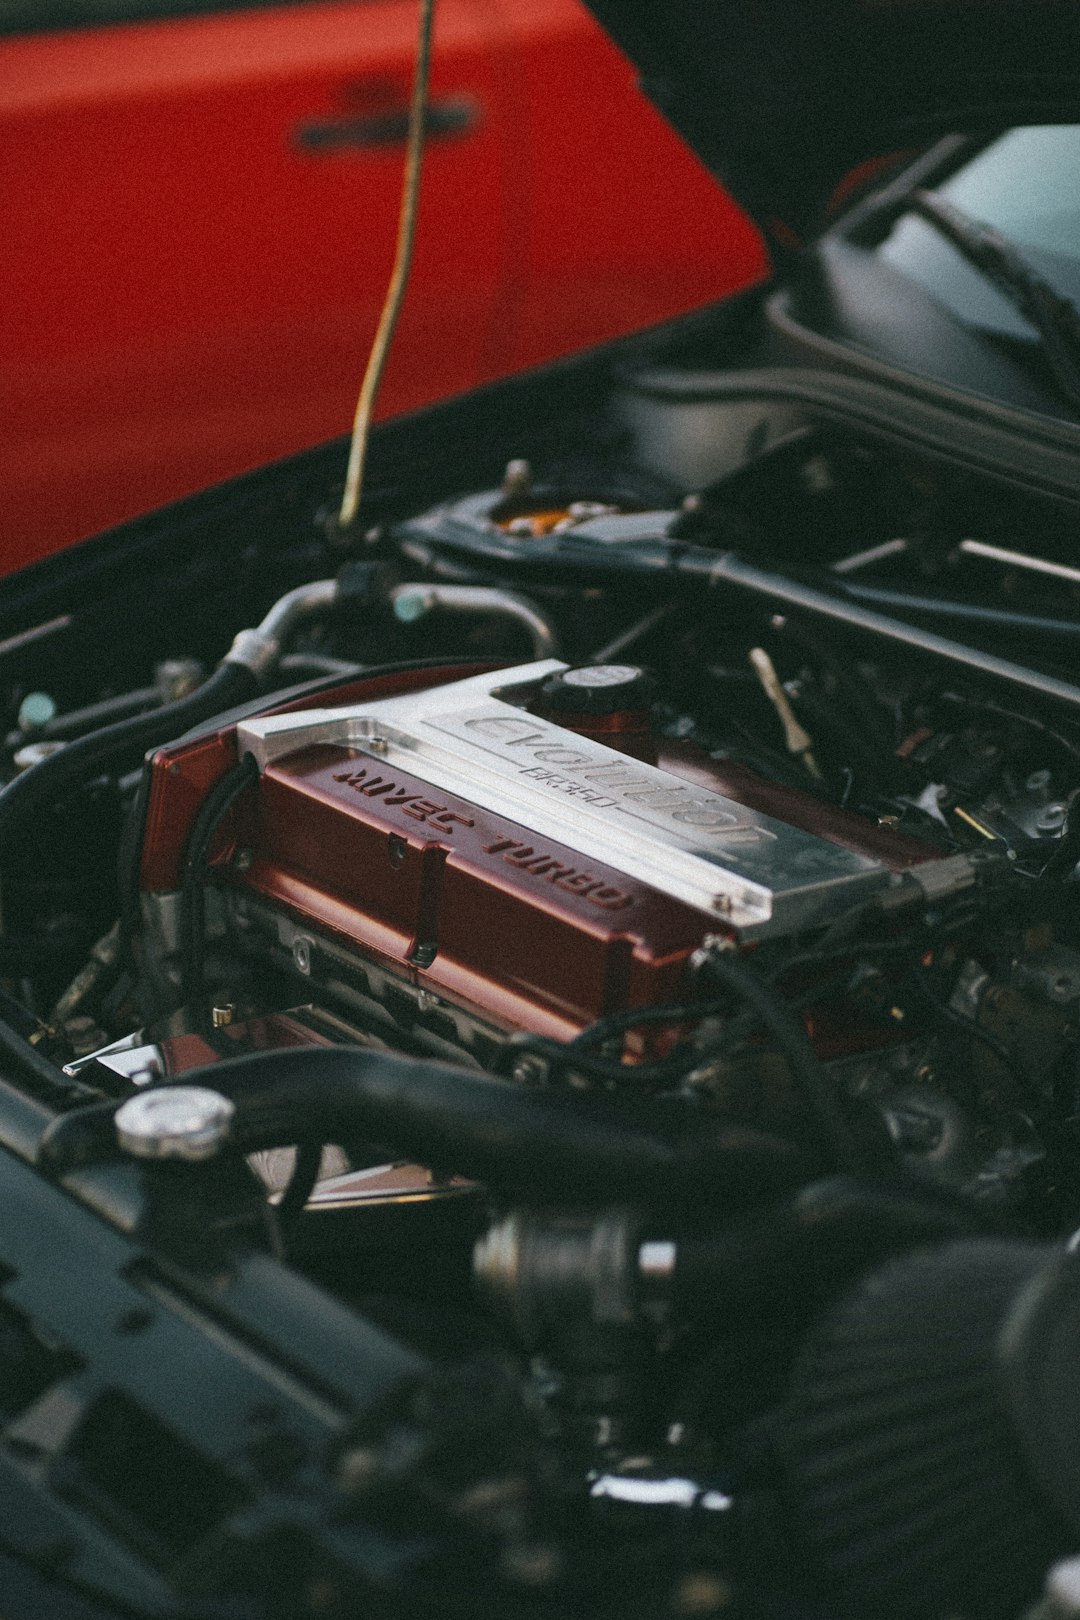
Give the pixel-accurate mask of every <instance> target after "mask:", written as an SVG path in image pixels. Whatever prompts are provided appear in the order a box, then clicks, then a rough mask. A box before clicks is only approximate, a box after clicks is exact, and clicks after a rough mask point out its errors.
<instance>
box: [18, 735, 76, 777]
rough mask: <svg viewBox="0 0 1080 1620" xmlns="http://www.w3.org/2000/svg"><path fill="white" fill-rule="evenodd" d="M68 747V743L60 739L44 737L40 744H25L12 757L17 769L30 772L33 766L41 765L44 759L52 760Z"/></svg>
mask: <svg viewBox="0 0 1080 1620" xmlns="http://www.w3.org/2000/svg"><path fill="white" fill-rule="evenodd" d="M66 747H67V743H65V742H61V740H60V738H59V737H52V738H49V737H43V738H42V739H41V741H40V742H32V743H24V744H23V746H22V748H19V749H17V750H16V752H15V754H14V755H13V756H12V758H13V761H14V764H15V769H16V770H17V771H28V770H29V769H30V768H31V766H33V765H40V764H41V762H42V760H43V759H51V758H52V756H53V754H58V753H59V752H60V750H61V749H62V748H66Z"/></svg>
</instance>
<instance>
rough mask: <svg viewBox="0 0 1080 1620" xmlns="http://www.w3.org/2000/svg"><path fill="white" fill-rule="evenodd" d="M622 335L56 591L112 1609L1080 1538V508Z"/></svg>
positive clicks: (34, 755) (24, 1044)
mask: <svg viewBox="0 0 1080 1620" xmlns="http://www.w3.org/2000/svg"><path fill="white" fill-rule="evenodd" d="M725 318H726V317H725ZM581 375H582V374H581V373H580V371H574V372H571V373H568V374H567V377H566V378H563V379H561V380H560V378H559V377H558V376H556V377H555V379H554V380H553V381H550V382H549V384H548V385H547V386H548V387H549V390H550V394H551V397H550V398H548V399H547V403H546V407H545V409H546V415H545V414H544V411H543V410H541V407H542V406H544V401H545V396H544V395H543V393H542V390H541V393H540V394H539V395H538V394H537V388H538V386H539V385H537V384H535V383H534V384H532V385H531V391H530V390H527V389H525V388H524V387H519V385H517V384H509V385H505V388H504V392H503V395H502V396H501V403H500V404H499V408H498V413H497V414H498V417H499V421H498V422H496V421H495V420H494V418H493V417H491V416H488V417H485V418H484V419H483V421H481V422H476V421H473V422H470V421H468V420H466V421H465V424H464V426H461V425H460V417H455V418H454V420H455V421H457V422H459V426H458V428H457V429H456V432H457V438H456V439H455V440H454V441H453V443H451V444H450V445H449V449H445V450H442V451H440V452H439V453H438V454H436V453H435V452H434V451H431V453H430V454H428V453H427V451H428V450H430V445H429V444H427V441H425V440H424V437H423V432H422V419H418V423H420V425H419V426H418V425H417V423H412V424H409V423H406V424H404V425H403V426H401V427H398V428H396V429H390V430H387V433H386V435H385V437H384V438H383V439H382V441H377V442H376V448H375V457H376V459H375V470H374V474H373V479H374V482H373V492H372V493H371V494H370V495H369V496H368V497H366V500H367V505H366V507H365V516H366V517H367V519H368V521H367V524H366V527H362V528H361V530H359V531H358V532H357V534H356V536H351V537H344V538H343V537H342V536H341V534H339V533H338V532H337V531H336V530H335V527H334V522H333V519H332V518H328V517H327V507H326V503H325V485H326V482H327V480H326V478H325V477H324V475H323V472H322V471H321V470H320V468H316V470H315V473H314V475H313V474H312V472H311V470H310V463H309V462H304V463H296V464H286V465H285V467H284V469H278V470H276V471H272V472H271V473H269V474H261V475H256V476H255V477H254V478H253V479H251V480H248V481H241V483H239V484H238V485H235V486H232V488H231V490H230V491H229V492H228V493H227V494H226V495H225V496H224V497H222V498H220V499H218V500H216V504H215V500H212V499H210V498H206V501H207V504H205V505H204V507H203V508H202V510H201V512H200V513H199V514H197V521H196V520H194V519H191V518H189V517H183V518H182V519H181V520H177V519H174V517H172V516H170V515H169V514H167V513H166V514H162V515H160V516H159V517H158V518H156V519H153V520H150V521H149V522H148V523H147V524H146V525H143V526H141V527H140V526H134V527H132V528H131V529H129V530H126V531H120V532H119V538H118V539H116V538H112V539H110V537H105V538H104V539H103V540H102V541H100V542H94V543H93V545H92V546H91V547H88V548H86V549H85V551H84V556H83V560H82V561H81V562H80V564H79V569H76V570H74V577H73V573H72V571H71V569H70V565H69V569H68V571H67V572H66V573H65V572H64V571H63V570H61V569H60V568H59V567H52V566H51V565H48V564H46V565H42V566H41V567H39V569H38V570H37V571H36V572H33V573H32V574H31V575H30V576H24V577H22V579H21V583H20V585H19V587H18V589H17V590H10V591H9V596H8V598H6V599H5V600H6V601H7V603H8V605H7V606H6V607H5V608H4V616H3V619H2V622H0V638H6V639H0V687H2V697H3V702H4V703H5V704H6V706H7V721H6V725H7V737H6V742H5V745H4V747H5V752H4V756H3V763H4V773H5V779H6V785H5V787H4V788H3V791H2V792H0V850H2V851H4V852H5V854H4V862H3V870H2V879H3V882H2V891H0V893H2V902H3V904H2V931H0V960H2V965H3V979H2V985H0V989H2V995H0V1016H2V1020H3V1021H2V1023H0V1046H2V1050H3V1056H4V1060H5V1064H6V1068H5V1070H4V1073H5V1079H4V1081H3V1083H2V1085H3V1089H2V1091H0V1141H2V1143H3V1146H4V1148H5V1149H6V1152H5V1154H4V1155H3V1156H2V1158H0V1180H2V1181H3V1182H4V1189H5V1190H4V1195H3V1198H2V1199H0V1206H2V1207H3V1208H4V1209H5V1210H6V1214H4V1215H3V1216H0V1262H2V1264H3V1268H4V1269H3V1273H2V1275H3V1277H4V1279H5V1281H4V1284H3V1287H2V1288H0V1498H2V1499H3V1500H4V1501H5V1503H6V1504H10V1520H11V1525H12V1528H11V1530H10V1532H7V1531H5V1533H4V1538H0V1552H3V1555H4V1556H6V1557H11V1558H15V1559H16V1560H21V1561H22V1562H23V1563H25V1564H26V1565H27V1566H28V1567H31V1568H33V1569H34V1570H35V1571H36V1572H37V1573H38V1574H39V1575H40V1576H42V1577H43V1578H46V1579H48V1580H60V1579H63V1581H64V1582H66V1583H67V1584H68V1585H70V1586H71V1587H73V1588H74V1589H76V1590H78V1591H79V1592H81V1593H82V1594H83V1596H84V1597H85V1598H86V1600H87V1602H88V1603H90V1602H97V1601H98V1600H104V1599H105V1598H109V1599H110V1600H111V1601H116V1602H122V1603H123V1604H124V1605H125V1606H126V1607H125V1612H127V1613H138V1614H154V1615H157V1614H162V1615H178V1616H180V1615H183V1616H189V1615H190V1616H193V1617H198V1616H206V1617H207V1620H210V1617H215V1620H217V1617H220V1620H230V1617H232V1616H234V1615H235V1616H237V1617H244V1620H249V1617H250V1620H259V1617H261V1616H264V1615H265V1616H312V1617H315V1616H329V1617H338V1616H340V1617H344V1616H347V1615H348V1616H351V1615H354V1614H356V1613H358V1612H360V1608H361V1606H362V1605H364V1604H371V1603H377V1604H379V1606H380V1607H381V1608H382V1609H383V1610H385V1611H386V1612H389V1613H394V1614H396V1613H399V1612H400V1613H404V1612H406V1611H408V1612H410V1613H412V1614H415V1613H421V1614H423V1613H427V1612H428V1611H429V1610H430V1611H431V1612H435V1611H436V1610H438V1611H439V1612H440V1613H444V1614H445V1613H451V1614H460V1615H462V1616H463V1617H464V1616H473V1615H477V1616H478V1615H480V1614H488V1613H493V1612H498V1613H500V1614H506V1615H511V1616H516V1615H521V1616H523V1617H524V1616H529V1617H540V1616H548V1615H550V1616H563V1615H582V1616H585V1615H589V1616H599V1615H602V1614H606V1613H608V1612H609V1611H610V1612H611V1613H614V1612H616V1611H618V1612H619V1613H620V1614H622V1615H625V1614H627V1613H629V1614H631V1615H637V1614H640V1615H641V1616H646V1615H649V1616H657V1615H672V1616H677V1615H685V1616H690V1615H711V1614H720V1613H724V1614H733V1615H745V1616H761V1617H763V1620H768V1617H780V1616H785V1617H800V1620H801V1617H805V1620H817V1617H821V1620H824V1617H829V1616H834V1615H835V1616H845V1615H852V1616H858V1615H874V1616H886V1617H889V1616H896V1617H904V1616H911V1617H916V1616H917V1617H920V1620H931V1617H935V1616H942V1617H944V1616H946V1615H950V1616H971V1617H972V1620H975V1617H978V1620H986V1617H990V1616H1001V1617H1002V1620H1006V1617H1013V1616H1018V1615H1021V1614H1024V1613H1025V1612H1026V1611H1027V1610H1028V1608H1029V1606H1030V1605H1032V1604H1034V1603H1036V1602H1037V1601H1038V1600H1039V1597H1040V1593H1041V1592H1042V1591H1043V1587H1044V1582H1045V1581H1046V1580H1047V1578H1048V1572H1049V1573H1050V1577H1051V1579H1052V1580H1057V1581H1059V1582H1060V1581H1062V1580H1065V1579H1066V1578H1067V1572H1068V1569H1069V1568H1070V1567H1071V1566H1069V1565H1068V1562H1067V1561H1068V1557H1069V1555H1070V1553H1072V1552H1073V1551H1074V1550H1075V1546H1076V1540H1077V1527H1078V1525H1080V1496H1078V1493H1077V1491H1076V1489H1075V1481H1074V1478H1073V1475H1074V1472H1075V1465H1074V1462H1073V1461H1072V1457H1073V1448H1071V1447H1070V1445H1069V1443H1068V1440H1067V1437H1068V1436H1069V1435H1070V1434H1072V1433H1073V1432H1074V1430H1073V1429H1072V1428H1070V1422H1071V1411H1072V1404H1073V1403H1074V1402H1075V1394H1074V1392H1073V1380H1072V1379H1071V1377H1070V1375H1069V1366H1070V1360H1069V1357H1070V1355H1071V1351H1070V1349H1069V1346H1070V1345H1071V1344H1072V1343H1073V1342H1074V1341H1073V1340H1072V1339H1071V1338H1070V1337H1069V1333H1070V1330H1071V1325H1072V1323H1073V1321H1074V1318H1075V1313H1076V1311H1077V1310H1078V1309H1080V1284H1078V1283H1077V1281H1076V1280H1075V1278H1074V1274H1073V1266H1074V1263H1073V1260H1072V1255H1071V1251H1070V1249H1069V1246H1068V1240H1069V1238H1070V1235H1071V1234H1072V1233H1073V1232H1074V1231H1075V1230H1076V1228H1077V1227H1078V1226H1080V1136H1078V1134H1077V1117H1078V1116H1077V1096H1078V1092H1077V1084H1078V1074H1080V1070H1078V1058H1080V930H1078V927H1077V913H1076V906H1075V903H1074V897H1075V894H1076V886H1075V885H1076V872H1077V864H1078V862H1080V836H1078V834H1080V822H1078V812H1077V810H1076V808H1075V806H1076V804H1077V795H1078V793H1080V687H1076V686H1073V685H1072V683H1071V678H1070V663H1069V657H1068V652H1069V649H1070V647H1071V646H1072V645H1074V644H1075V639H1076V626H1075V624H1074V623H1073V622H1072V620H1070V619H1069V616H1068V613H1067V611H1065V610H1064V609H1063V607H1062V595H1063V593H1064V594H1066V595H1068V596H1069V597H1073V596H1075V595H1076V592H1077V587H1078V585H1080V572H1077V571H1076V570H1074V569H1072V568H1071V564H1069V562H1068V544H1069V521H1070V518H1069V512H1068V510H1067V509H1066V507H1065V506H1064V504H1062V505H1061V506H1060V508H1059V507H1058V506H1056V505H1055V503H1054V502H1053V501H1052V500H1051V499H1050V498H1049V497H1047V498H1045V499H1036V498H1035V497H1034V496H1033V495H1032V494H1031V493H1030V491H1029V492H1026V493H1024V494H1023V495H1022V496H1021V495H1020V494H1018V493H1017V492H1016V491H1015V490H1012V489H1010V488H1008V487H1007V486H1006V482H1005V481H998V482H997V483H995V482H994V480H993V479H991V478H990V477H989V476H988V475H987V474H985V473H983V472H973V471H971V470H970V469H969V470H966V471H961V470H958V468H957V467H956V466H955V465H953V464H950V463H948V462H947V460H946V459H945V458H944V457H943V456H941V455H936V454H934V453H932V452H931V451H929V450H926V451H923V452H920V453H919V454H916V453H915V452H914V451H913V450H912V449H911V445H910V441H908V442H905V443H903V444H901V443H900V442H899V441H898V439H896V438H895V437H894V436H893V435H892V433H891V431H889V430H884V429H883V430H880V431H877V432H875V433H873V434H871V433H870V432H869V431H868V429H867V426H866V423H867V420H868V417H867V413H866V409H865V407H866V401H865V400H862V401H861V402H860V406H859V410H858V411H856V410H854V409H853V410H852V411H850V412H849V413H848V416H847V418H846V420H844V421H843V422H842V423H841V422H839V420H838V407H837V405H836V403H835V401H832V402H831V403H830V406H829V409H828V410H827V411H819V410H817V409H815V408H814V407H813V405H812V404H810V403H808V400H807V392H806V384H805V379H804V382H803V384H802V385H801V391H800V389H799V388H796V387H795V386H794V384H793V385H792V388H791V392H790V395H789V397H784V398H780V397H778V389H777V387H776V386H773V387H772V388H770V389H762V390H761V391H760V393H759V394H757V395H755V393H754V377H755V375H757V374H755V373H753V372H750V371H746V372H744V373H742V374H741V380H740V383H739V389H740V391H741V393H740V397H739V399H738V400H737V401H734V402H733V401H731V400H729V399H728V398H726V397H725V392H724V390H725V386H728V384H725V383H724V381H723V379H721V381H720V382H717V383H715V384H714V385H713V386H712V387H711V392H710V391H709V390H706V389H705V388H704V386H703V384H702V383H701V379H700V377H698V376H695V375H692V374H690V373H688V374H687V376H686V377H685V378H683V379H682V381H681V382H680V381H679V379H678V377H677V376H676V375H675V373H674V371H672V370H671V369H670V368H669V370H668V371H667V372H665V373H664V375H663V376H662V377H660V378H659V380H658V377H657V374H656V373H655V372H653V373H641V374H635V375H634V376H633V377H630V378H629V380H628V376H627V374H626V373H624V372H623V373H619V375H618V376H616V377H615V378H614V380H613V379H612V378H611V377H610V376H609V375H608V374H607V373H604V374H603V376H602V377H600V378H599V379H598V380H596V381H594V382H593V383H590V384H589V385H588V388H585V384H583V383H582V381H581ZM729 383H730V379H729ZM731 386H732V387H733V386H734V385H731ZM583 388H585V393H586V396H587V397H585V398H584V399H583V396H582V389H583ZM589 388H591V389H592V392H591V393H589V392H588V389H589ZM568 391H569V392H568ZM471 408H472V409H473V410H482V409H488V407H486V406H482V405H478V406H473V407H471ZM457 409H459V410H460V407H458V408H457ZM673 411H674V412H675V413H676V416H677V422H676V424H675V426H673V422H672V412H673ZM583 412H585V416H584V417H583V415H582V413H583ZM538 413H539V414H538ZM695 413H696V415H695ZM436 415H437V413H436ZM699 417H700V418H701V420H700V421H698V418H699ZM586 419H587V421H588V427H587V430H586V429H585V428H583V427H582V426H581V424H582V422H583V420H586ZM694 422H698V426H697V427H696V428H695V429H694V432H691V431H690V429H691V426H692V425H693V423H694ZM676 427H677V431H676ZM395 434H396V435H397V436H396V437H395ZM435 437H436V436H434V435H433V436H431V442H432V443H434V441H435ZM443 438H444V439H447V438H448V435H446V434H445V433H444V435H443ZM379 442H381V444H382V446H383V448H382V449H379V448H378V444H379ZM440 442H441V441H440ZM462 444H467V445H469V446H472V447H473V448H471V449H470V450H469V451H468V454H466V453H465V452H464V451H462V450H461V445H462ZM583 445H584V446H585V447H586V449H587V453H586V451H583V449H582V446H583ZM695 446H696V448H694V447H695ZM509 451H518V452H520V453H518V454H509V453H508V452H509ZM526 451H527V452H528V460H526V459H525V452H526ZM691 451H692V452H693V464H692V465H690V464H689V463H688V461H687V457H688V456H689V455H690V453H691ZM440 456H442V457H443V458H444V459H443V460H440ZM380 457H381V460H380V459H379V458H380ZM493 459H497V461H498V463H499V465H500V474H499V478H500V479H501V481H499V480H495V479H489V480H488V481H487V482H485V481H484V479H485V474H487V473H488V472H489V470H490V467H491V463H492V461H493ZM301 468H302V469H303V470H301ZM418 469H422V471H418ZM463 479H464V480H465V481H466V489H467V492H466V493H464V494H462V493H461V487H462V481H463ZM469 479H472V480H473V481H474V482H473V484H472V485H470V484H469V483H468V482H467V480H469ZM183 510H184V509H182V508H178V509H177V511H178V512H183ZM80 570H81V572H80ZM244 624H247V625H249V626H251V628H247V629H244V628H241V626H242V625H244ZM212 666H213V668H212V673H208V671H209V670H211V667H212ZM43 1178H44V1179H43ZM55 1189H59V1192H58V1193H57V1194H56V1199H55V1200H54V1202H51V1203H50V1202H48V1201H47V1200H46V1199H45V1193H46V1192H48V1193H50V1194H52V1193H53V1191H54V1190H55ZM46 1252H47V1253H51V1254H53V1255H54V1256H56V1259H55V1263H54V1264H52V1265H47V1266H37V1267H36V1268H35V1266H34V1265H33V1258H34V1255H35V1254H42V1253H46ZM1063 1437H1064V1438H1063ZM20 1503H21V1504H22V1505H23V1508H26V1511H27V1512H29V1508H28V1507H27V1506H26V1505H27V1504H31V1505H32V1507H33V1511H34V1513H35V1515H36V1518H35V1520H34V1523H35V1526H36V1527H37V1528H35V1530H34V1533H33V1535H31V1534H30V1532H29V1530H27V1531H26V1533H25V1534H24V1533H23V1529H22V1520H21V1519H20V1518H19V1511H22V1510H21V1509H19V1504H20ZM43 1523H44V1524H46V1525H48V1526H51V1529H49V1531H48V1534H46V1533H45V1532H44V1531H42V1530H41V1529H40V1526H41V1524H43ZM1063 1560H1064V1561H1065V1562H1064V1563H1063V1562H1062V1561H1063ZM1062 1570H1065V1571H1066V1574H1065V1575H1063V1574H1062ZM86 1612H87V1613H90V1612H91V1610H90V1609H87V1611H86ZM93 1612H95V1613H96V1612H98V1611H97V1610H96V1609H95V1610H93ZM1046 1612H1047V1613H1049V1612H1050V1611H1049V1610H1047V1611H1046Z"/></svg>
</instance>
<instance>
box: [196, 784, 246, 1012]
mask: <svg viewBox="0 0 1080 1620" xmlns="http://www.w3.org/2000/svg"><path fill="white" fill-rule="evenodd" d="M258 774H259V768H258V766H257V765H256V763H255V761H254V759H253V758H252V757H251V755H250V754H245V756H244V758H243V759H242V760H241V761H240V763H239V764H238V765H234V766H233V767H232V769H231V770H229V771H226V773H225V775H224V776H223V777H222V778H221V780H220V781H219V782H217V783H216V784H215V785H214V787H213V788H212V789H211V791H210V792H209V793H208V794H207V796H206V798H205V799H204V800H203V802H202V804H201V805H200V806H199V812H198V814H197V815H196V817H195V820H194V822H193V823H192V828H191V833H190V835H189V837H188V842H187V848H186V850H185V851H184V864H183V868H182V872H181V878H180V993H181V998H182V1001H183V1003H184V1004H188V1003H191V1002H194V1001H195V1000H196V999H197V997H198V996H200V995H201V993H202V989H203V972H204V963H203V952H204V945H205V935H206V896H205V889H204V884H205V882H206V871H207V857H208V855H209V852H210V845H211V843H212V841H213V837H214V834H215V833H216V832H217V830H218V827H219V825H220V824H221V821H222V818H223V817H224V816H225V814H226V812H227V811H228V810H230V809H231V808H232V806H233V805H234V804H235V802H236V800H237V799H238V798H239V797H240V795H241V794H242V793H243V792H244V791H245V789H246V788H248V787H249V786H250V785H251V783H252V782H253V781H255V779H256V778H257V777H258Z"/></svg>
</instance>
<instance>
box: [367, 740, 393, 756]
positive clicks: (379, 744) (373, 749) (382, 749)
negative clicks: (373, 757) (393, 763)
mask: <svg viewBox="0 0 1080 1620" xmlns="http://www.w3.org/2000/svg"><path fill="white" fill-rule="evenodd" d="M364 746H365V747H366V748H367V750H368V753H369V754H385V753H386V752H387V751H388V749H389V747H390V744H389V743H388V742H387V740H386V738H385V737H369V738H368V740H367V742H366V743H365V745H364Z"/></svg>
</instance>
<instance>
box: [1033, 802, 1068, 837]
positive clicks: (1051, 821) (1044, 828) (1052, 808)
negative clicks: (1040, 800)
mask: <svg viewBox="0 0 1080 1620" xmlns="http://www.w3.org/2000/svg"><path fill="white" fill-rule="evenodd" d="M1065 815H1066V811H1065V806H1064V805H1063V804H1062V803H1061V802H1060V800H1057V799H1055V801H1054V803H1053V804H1048V805H1046V806H1045V808H1044V809H1042V810H1040V811H1039V814H1038V816H1037V817H1036V820H1035V825H1036V827H1038V829H1039V831H1040V832H1057V830H1058V828H1059V827H1063V826H1064V825H1065Z"/></svg>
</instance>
